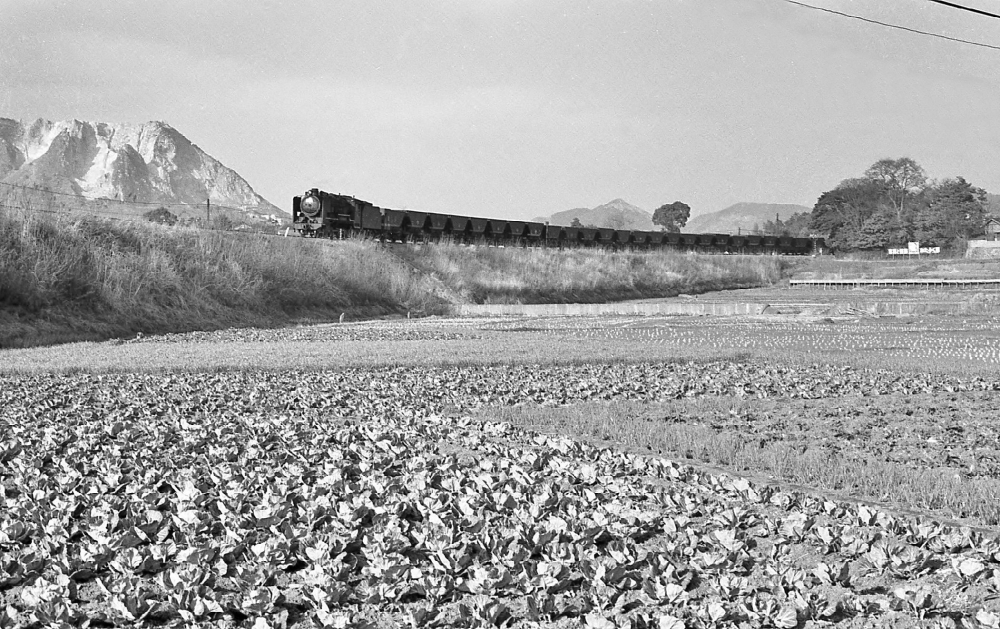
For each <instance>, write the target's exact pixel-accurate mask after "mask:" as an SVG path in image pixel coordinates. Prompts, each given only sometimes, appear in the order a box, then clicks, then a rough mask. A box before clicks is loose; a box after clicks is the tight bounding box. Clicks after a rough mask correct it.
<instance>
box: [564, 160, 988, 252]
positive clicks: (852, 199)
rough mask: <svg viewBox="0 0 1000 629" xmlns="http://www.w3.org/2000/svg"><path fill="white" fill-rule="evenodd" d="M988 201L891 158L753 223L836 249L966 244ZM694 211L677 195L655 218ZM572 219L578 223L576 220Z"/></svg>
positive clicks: (668, 221) (957, 180)
mask: <svg viewBox="0 0 1000 629" xmlns="http://www.w3.org/2000/svg"><path fill="white" fill-rule="evenodd" d="M990 209H991V207H990V200H989V198H988V195H987V193H986V191H985V190H983V189H982V188H979V187H976V186H974V185H972V184H971V183H969V182H968V181H966V180H965V178H964V177H953V178H948V179H941V180H931V179H929V178H928V177H927V173H926V172H925V171H924V169H923V167H921V166H920V165H919V164H917V162H915V161H914V160H913V159H911V158H909V157H901V158H899V159H888V158H887V159H880V160H879V161H877V162H875V163H874V164H872V165H871V166H870V167H869V168H868V169H867V170H866V171H865V172H864V174H862V175H861V176H860V177H856V178H852V179H845V180H844V181H841V182H840V183H839V184H838V185H837V186H836V187H835V188H834V189H833V190H828V191H827V192H824V193H823V194H821V195H820V197H819V199H818V200H817V201H816V205H815V206H814V207H813V209H812V211H811V212H799V213H796V214H793V215H791V216H790V217H788V218H787V219H784V220H782V219H781V218H779V217H775V220H773V221H767V222H765V223H764V225H763V227H761V226H759V225H754V228H753V230H751V231H752V232H753V233H756V234H762V235H768V236H796V237H821V238H824V239H825V240H826V244H827V246H828V247H829V248H831V249H833V250H835V251H857V250H865V249H868V250H872V249H886V248H888V247H903V246H905V245H906V243H908V242H912V241H919V242H920V243H921V245H923V246H929V247H942V248H943V249H947V250H953V251H961V250H964V249H965V245H966V243H967V242H968V241H969V240H970V239H973V238H978V237H981V236H982V235H983V233H984V230H985V227H986V222H987V220H988V219H989V218H990ZM996 209H997V210H1000V208H996ZM690 216H691V208H690V207H689V206H688V205H687V204H686V203H682V202H680V201H675V202H673V203H668V204H665V205H662V206H660V207H658V208H657V209H656V211H655V212H654V213H653V223H654V224H656V225H658V226H659V227H660V228H661V229H662V230H663V231H668V232H679V231H680V230H681V229H682V228H683V227H684V225H685V224H686V223H687V220H688V218H690ZM574 224H575V225H577V226H579V225H578V224H579V220H575V221H574Z"/></svg>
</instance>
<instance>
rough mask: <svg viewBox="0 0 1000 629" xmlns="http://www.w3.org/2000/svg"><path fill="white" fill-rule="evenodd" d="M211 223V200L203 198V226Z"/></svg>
mask: <svg viewBox="0 0 1000 629" xmlns="http://www.w3.org/2000/svg"><path fill="white" fill-rule="evenodd" d="M211 225H212V200H211V199H205V227H210V226H211Z"/></svg>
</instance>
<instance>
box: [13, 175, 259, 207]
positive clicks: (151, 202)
mask: <svg viewBox="0 0 1000 629" xmlns="http://www.w3.org/2000/svg"><path fill="white" fill-rule="evenodd" d="M0 186H7V187H8V188H18V189H21V190H33V191H35V192H42V193H45V194H52V195H57V196H60V197H70V198H73V199H83V200H85V201H106V202H109V203H123V204H129V205H159V206H168V205H170V206H183V207H191V208H200V207H202V206H201V204H200V203H185V202H183V201H182V202H178V203H171V202H169V201H164V202H156V201H125V200H124V199H109V198H108V197H88V196H87V195H85V194H71V193H69V192H56V191H55V190H46V189H45V188H37V187H34V186H24V185H20V184H14V183H5V182H2V181H0ZM213 205H214V206H215V207H217V208H222V209H224V210H233V211H234V212H241V211H243V210H241V209H240V208H237V207H232V206H229V205H219V204H213Z"/></svg>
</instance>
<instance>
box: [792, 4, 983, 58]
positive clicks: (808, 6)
mask: <svg viewBox="0 0 1000 629" xmlns="http://www.w3.org/2000/svg"><path fill="white" fill-rule="evenodd" d="M782 1H783V2H787V3H788V4H794V5H796V6H800V7H803V8H806V9H813V10H816V11H823V12H824V13H832V14H834V15H839V16H841V17H847V18H851V19H852V20H861V21H862V22H868V23H869V24H878V25H879V26H885V27H888V28H895V29H898V30H901V31H907V32H908V33H916V34H918V35H927V36H928V37H937V38H938V39H947V40H948V41H953V42H958V43H960V44H969V45H971V46H979V47H981V48H990V49H992V50H1000V46H994V45H992V44H984V43H982V42H976V41H970V40H968V39H959V38H957V37H949V36H948V35H941V34H940V33H931V32H928V31H921V30H918V29H915V28H910V27H908V26H900V25H898V24H889V23H888V22H880V21H878V20H873V19H871V18H867V17H861V16H859V15H852V14H850V13H844V12H842V11H835V10H833V9H826V8H824V7H815V6H813V5H811V4H806V3H804V2H798V1H797V0H782ZM931 1H932V2H934V1H937V0H931Z"/></svg>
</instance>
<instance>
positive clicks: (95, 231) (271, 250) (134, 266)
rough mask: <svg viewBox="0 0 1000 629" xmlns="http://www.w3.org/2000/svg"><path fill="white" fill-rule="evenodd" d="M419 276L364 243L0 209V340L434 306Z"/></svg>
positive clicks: (4, 343)
mask: <svg viewBox="0 0 1000 629" xmlns="http://www.w3.org/2000/svg"><path fill="white" fill-rule="evenodd" d="M426 284H427V280H425V279H423V278H420V277H415V276H414V274H413V273H412V271H411V270H410V269H409V268H407V267H406V266H405V265H404V264H402V263H400V262H399V261H397V260H394V259H392V258H389V257H387V256H386V255H384V254H383V253H381V252H379V251H378V250H377V249H376V248H375V247H373V246H371V245H370V244H366V243H338V245H337V246H331V244H330V243H326V242H302V241H299V240H291V239H283V238H275V237H269V236H261V235H249V234H242V233H232V232H218V231H208V230H199V229H192V228H180V229H177V228H169V227H163V226H159V225H154V224H151V223H140V222H125V221H123V222H115V221H108V220H103V219H93V218H81V219H77V220H65V219H55V220H45V219H36V218H33V217H25V216H16V215H15V216H12V215H2V216H0V306H2V309H0V347H26V346H33V345H45V344H52V343H59V342H68V341H78V340H102V339H108V338H115V337H123V336H135V335H136V333H138V332H143V333H147V334H148V333H162V332H176V331H188V330H199V329H218V328H224V327H230V326H275V325H281V324H284V323H287V322H288V321H289V320H291V319H296V318H298V319H301V318H311V319H321V320H322V319H326V320H330V319H337V318H338V317H339V316H340V315H341V314H342V313H348V314H350V315H353V316H378V315H385V314H390V313H400V312H404V313H405V312H407V311H409V310H415V311H418V312H424V313H434V312H443V311H444V309H445V308H446V304H445V302H443V301H442V300H441V299H440V298H438V297H435V296H434V294H433V292H432V291H431V290H430V289H429V287H428V286H427V285H426Z"/></svg>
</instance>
